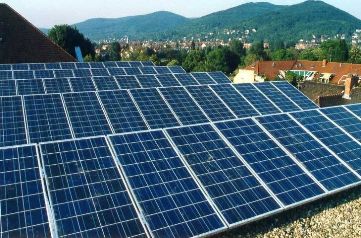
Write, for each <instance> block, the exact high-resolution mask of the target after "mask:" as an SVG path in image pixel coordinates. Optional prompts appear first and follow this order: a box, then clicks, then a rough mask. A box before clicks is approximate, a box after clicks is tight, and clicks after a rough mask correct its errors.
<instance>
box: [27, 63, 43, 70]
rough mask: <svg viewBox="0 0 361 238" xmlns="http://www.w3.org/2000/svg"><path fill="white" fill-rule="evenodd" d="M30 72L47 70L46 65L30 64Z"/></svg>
mask: <svg viewBox="0 0 361 238" xmlns="http://www.w3.org/2000/svg"><path fill="white" fill-rule="evenodd" d="M29 68H30V70H43V69H45V64H29Z"/></svg>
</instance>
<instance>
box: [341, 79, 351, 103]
mask: <svg viewBox="0 0 361 238" xmlns="http://www.w3.org/2000/svg"><path fill="white" fill-rule="evenodd" d="M352 87H353V85H352V75H351V74H348V75H347V78H346V80H345V92H344V94H343V97H342V98H344V99H348V100H350V99H351V91H352Z"/></svg>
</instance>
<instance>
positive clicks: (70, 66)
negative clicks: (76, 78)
mask: <svg viewBox="0 0 361 238" xmlns="http://www.w3.org/2000/svg"><path fill="white" fill-rule="evenodd" d="M60 66H61V68H62V69H76V66H75V63H73V62H61V63H60Z"/></svg>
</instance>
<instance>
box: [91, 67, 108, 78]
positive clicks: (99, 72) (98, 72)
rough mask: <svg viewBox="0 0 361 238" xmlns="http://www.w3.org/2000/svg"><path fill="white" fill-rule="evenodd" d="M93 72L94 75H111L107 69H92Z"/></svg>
mask: <svg viewBox="0 0 361 238" xmlns="http://www.w3.org/2000/svg"><path fill="white" fill-rule="evenodd" d="M90 71H91V74H92V75H93V76H109V72H108V71H107V70H106V69H104V68H103V69H91V70H90Z"/></svg>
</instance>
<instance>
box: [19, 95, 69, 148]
mask: <svg viewBox="0 0 361 238" xmlns="http://www.w3.org/2000/svg"><path fill="white" fill-rule="evenodd" d="M24 106H25V114H26V121H27V126H28V130H29V139H30V142H31V143H39V142H46V141H53V140H64V139H71V138H72V135H71V131H70V127H69V124H68V121H67V118H66V114H65V111H64V107H63V103H62V101H61V98H60V94H47V95H34V96H25V97H24Z"/></svg>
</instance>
